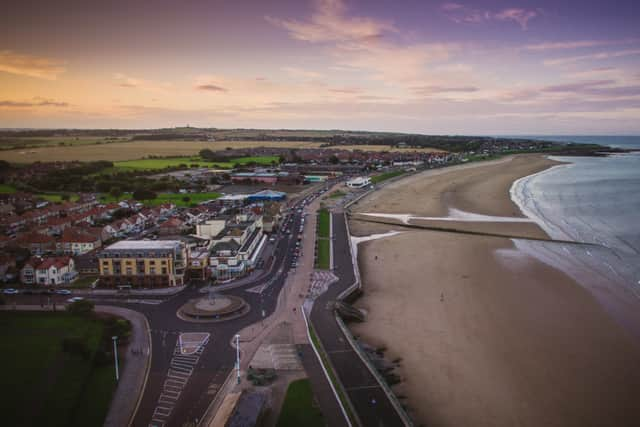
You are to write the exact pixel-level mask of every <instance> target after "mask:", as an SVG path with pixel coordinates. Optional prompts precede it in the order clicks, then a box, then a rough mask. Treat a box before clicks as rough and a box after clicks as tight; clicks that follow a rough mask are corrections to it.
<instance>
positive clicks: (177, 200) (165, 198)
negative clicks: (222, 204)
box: [100, 192, 221, 207]
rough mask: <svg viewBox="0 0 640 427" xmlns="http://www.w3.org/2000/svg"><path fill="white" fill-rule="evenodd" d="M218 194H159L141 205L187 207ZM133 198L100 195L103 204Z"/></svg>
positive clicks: (127, 195)
mask: <svg viewBox="0 0 640 427" xmlns="http://www.w3.org/2000/svg"><path fill="white" fill-rule="evenodd" d="M220 196H221V194H220V193H215V192H210V193H188V194H182V193H160V194H158V197H157V198H155V199H152V200H143V201H142V203H143V204H144V205H145V206H158V205H161V204H163V203H168V202H171V203H173V204H174V205H176V206H178V207H188V206H190V205H191V204H192V203H196V204H197V203H200V202H204V201H205V200H213V199H217V198H218V197H220ZM185 197H188V198H189V200H188V201H184V200H183V199H184V198H185ZM132 198H133V196H132V195H131V194H130V193H124V194H122V195H120V196H119V197H113V196H112V195H111V194H102V195H101V196H100V201H101V202H103V203H113V202H119V201H121V200H130V199H132Z"/></svg>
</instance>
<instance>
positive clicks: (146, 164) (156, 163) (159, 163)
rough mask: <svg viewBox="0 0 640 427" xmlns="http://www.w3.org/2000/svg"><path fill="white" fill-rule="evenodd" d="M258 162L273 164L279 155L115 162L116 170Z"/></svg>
mask: <svg viewBox="0 0 640 427" xmlns="http://www.w3.org/2000/svg"><path fill="white" fill-rule="evenodd" d="M252 162H255V163H258V164H261V165H271V164H272V162H275V163H276V164H277V163H278V157H275V156H259V157H240V158H236V159H231V160H230V161H228V162H209V161H208V160H205V159H203V158H201V157H198V156H196V157H171V158H162V159H140V160H126V161H122V162H115V163H114V166H115V170H118V169H119V170H156V169H165V168H168V167H172V168H173V167H178V166H180V165H186V166H187V167H210V168H220V169H231V168H232V167H233V166H234V165H235V164H240V165H245V164H247V163H252Z"/></svg>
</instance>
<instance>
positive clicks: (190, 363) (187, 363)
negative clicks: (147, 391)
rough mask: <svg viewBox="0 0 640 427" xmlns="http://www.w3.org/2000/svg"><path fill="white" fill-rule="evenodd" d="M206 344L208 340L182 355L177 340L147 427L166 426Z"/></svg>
mask: <svg viewBox="0 0 640 427" xmlns="http://www.w3.org/2000/svg"><path fill="white" fill-rule="evenodd" d="M208 342H209V340H208V339H207V340H206V341H204V342H203V343H202V345H200V346H199V347H198V349H197V350H196V351H195V352H193V353H190V354H183V349H182V346H181V344H180V340H178V342H177V343H176V347H175V349H174V350H173V357H172V358H171V362H170V364H169V369H168V371H167V376H166V377H165V380H164V383H163V385H162V391H161V393H160V397H159V398H158V402H157V404H156V407H155V409H154V411H153V415H152V417H151V423H149V427H164V426H165V425H167V424H166V423H167V420H168V419H169V417H170V416H171V413H172V412H173V409H174V408H175V406H176V403H177V402H178V399H180V395H181V394H182V391H183V390H184V389H185V387H186V386H187V383H188V382H189V378H191V375H193V371H194V369H195V367H196V365H197V364H198V361H199V360H200V357H201V356H202V353H203V352H204V348H205V346H206V344H207V343H208Z"/></svg>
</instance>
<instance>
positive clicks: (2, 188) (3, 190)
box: [0, 184, 16, 194]
mask: <svg viewBox="0 0 640 427" xmlns="http://www.w3.org/2000/svg"><path fill="white" fill-rule="evenodd" d="M15 192H16V189H15V188H14V187H12V186H10V185H8V184H0V194H13V193H15Z"/></svg>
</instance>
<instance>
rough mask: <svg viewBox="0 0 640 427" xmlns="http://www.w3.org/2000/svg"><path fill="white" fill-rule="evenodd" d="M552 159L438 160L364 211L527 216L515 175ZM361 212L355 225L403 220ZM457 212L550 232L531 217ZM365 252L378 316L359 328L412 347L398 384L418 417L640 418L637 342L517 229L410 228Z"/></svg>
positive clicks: (370, 303)
mask: <svg viewBox="0 0 640 427" xmlns="http://www.w3.org/2000/svg"><path fill="white" fill-rule="evenodd" d="M554 164H556V163H555V162H553V161H550V160H548V159H546V158H544V157H542V156H516V157H513V158H507V159H501V160H498V161H494V162H487V163H473V164H468V165H462V166H459V167H453V168H446V169H441V170H436V171H428V172H425V173H423V174H419V175H414V176H412V177H409V178H407V179H404V180H400V181H397V182H395V183H393V184H391V185H389V186H387V187H385V188H384V189H382V190H379V191H377V192H375V193H373V194H372V195H371V196H370V197H368V198H366V199H364V200H363V201H361V202H359V204H358V205H357V206H355V207H354V212H356V213H364V212H375V213H390V214H412V215H416V216H431V217H433V216H436V217H437V216H447V215H448V214H449V212H450V209H452V208H453V209H458V210H460V211H464V212H470V213H476V214H483V215H491V216H496V217H510V218H518V217H522V213H521V212H520V211H519V209H518V208H517V206H515V205H514V204H513V203H512V202H511V200H510V197H509V188H510V186H511V183H512V182H513V181H514V180H515V179H517V178H520V177H522V176H526V175H529V174H532V173H535V172H538V171H540V170H544V169H545V168H548V167H550V166H553V165H554ZM357 218H358V216H357V215H355V216H354V218H353V219H352V220H351V221H350V227H351V230H352V232H353V233H354V235H360V236H364V235H368V234H371V233H380V232H385V231H389V230H392V229H395V230H400V228H399V227H397V226H393V225H382V224H372V223H367V222H363V221H358V220H357ZM440 222H441V223H444V221H440ZM415 223H428V224H433V223H437V222H436V221H422V220H421V221H416V222H415ZM446 224H447V226H449V227H452V226H460V227H466V228H467V229H470V230H478V231H483V230H484V231H490V230H494V231H502V232H505V230H506V232H507V234H512V233H513V234H517V235H523V233H524V234H528V235H530V236H532V237H540V238H544V237H545V236H546V234H545V233H544V232H543V231H542V230H541V229H540V228H538V227H537V226H536V225H535V224H532V223H526V222H525V223H517V222H508V223H507V222H504V223H500V222H484V223H476V222H472V221H471V222H469V221H466V222H460V223H457V222H455V221H453V222H451V221H450V222H447V223H446ZM358 253H359V255H358V257H359V266H360V271H361V273H362V279H363V289H364V296H363V297H362V298H361V299H360V300H359V301H358V302H357V303H356V305H357V306H358V307H360V308H363V309H365V310H366V311H367V313H368V316H367V321H366V322H364V323H362V324H354V325H352V330H353V332H354V333H355V334H356V335H359V336H361V337H362V338H363V340H365V341H366V342H369V343H371V344H374V345H376V346H379V345H384V346H386V347H387V348H388V356H389V358H395V357H402V359H403V361H402V367H401V370H400V372H399V373H400V374H401V376H402V377H403V383H402V384H401V385H399V386H397V387H396V388H395V390H396V391H397V393H398V394H399V395H405V396H406V397H407V403H408V405H409V407H410V408H411V415H412V416H413V417H414V419H415V421H416V424H417V425H421V424H424V425H429V426H514V425H515V426H541V425H544V426H627V425H628V426H632V425H639V423H640V405H638V404H637V398H636V393H637V390H640V366H639V365H638V363H637V362H638V360H640V345H639V343H638V342H637V341H636V340H634V339H632V338H631V336H630V335H629V334H628V333H627V332H626V331H625V330H624V329H623V328H621V327H620V326H619V324H618V323H616V322H615V321H613V320H612V319H611V318H610V317H609V316H608V315H607V313H606V312H605V311H604V310H603V308H602V307H601V306H600V305H599V304H598V302H597V301H596V300H595V299H594V298H593V297H592V295H591V294H590V293H589V292H588V291H587V290H585V288H583V287H582V286H580V285H579V284H578V283H576V282H575V281H574V280H573V279H571V278H570V277H569V276H567V275H566V274H564V273H563V272H561V271H559V270H556V269H554V268H552V267H550V266H549V265H547V264H544V263H542V262H540V261H538V260H537V259H536V258H534V257H531V256H529V255H527V254H525V253H522V252H519V251H518V250H517V249H516V247H515V245H514V244H513V243H512V241H511V239H509V238H502V237H488V236H477V235H465V234H457V233H445V232H436V231H417V230H411V231H408V232H405V233H402V234H398V235H395V236H393V237H387V238H384V239H381V240H374V241H369V242H366V243H363V244H361V245H360V246H359V250H358Z"/></svg>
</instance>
